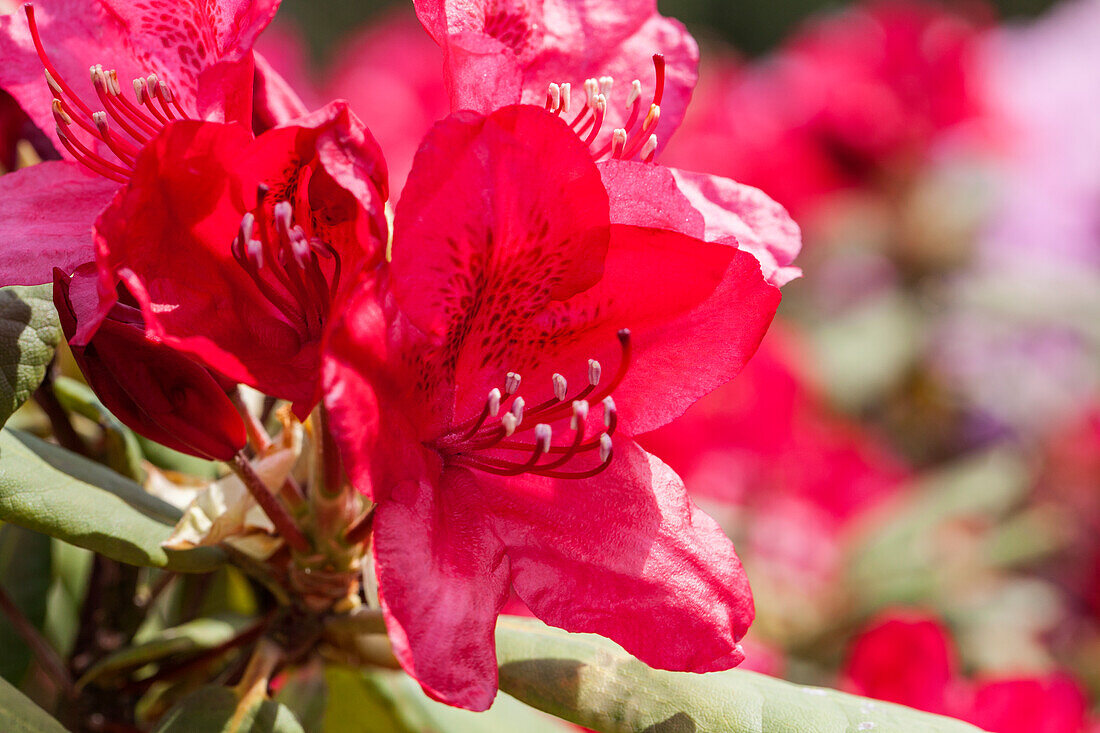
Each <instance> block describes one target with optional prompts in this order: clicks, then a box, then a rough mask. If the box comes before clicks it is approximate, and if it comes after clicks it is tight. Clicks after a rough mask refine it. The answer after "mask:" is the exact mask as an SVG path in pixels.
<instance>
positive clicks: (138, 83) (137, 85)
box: [134, 76, 145, 104]
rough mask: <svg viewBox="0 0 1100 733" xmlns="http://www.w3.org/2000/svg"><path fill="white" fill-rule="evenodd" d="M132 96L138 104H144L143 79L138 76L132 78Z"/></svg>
mask: <svg viewBox="0 0 1100 733" xmlns="http://www.w3.org/2000/svg"><path fill="white" fill-rule="evenodd" d="M134 96H135V97H136V98H137V103H138V104H145V80H144V79H142V78H141V77H140V76H139V77H138V78H137V79H134Z"/></svg>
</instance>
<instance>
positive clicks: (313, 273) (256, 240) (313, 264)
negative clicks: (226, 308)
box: [230, 184, 340, 336]
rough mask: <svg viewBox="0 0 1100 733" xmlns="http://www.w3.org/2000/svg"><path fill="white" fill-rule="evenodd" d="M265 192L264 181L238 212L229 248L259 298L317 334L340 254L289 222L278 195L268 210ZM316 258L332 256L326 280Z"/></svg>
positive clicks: (290, 210)
mask: <svg viewBox="0 0 1100 733" xmlns="http://www.w3.org/2000/svg"><path fill="white" fill-rule="evenodd" d="M267 193H268V188H267V186H265V185H263V184H260V186H259V189H258V191H257V199H258V203H257V205H256V208H255V209H253V210H252V211H250V212H247V213H246V214H245V215H244V217H242V218H241V225H240V229H239V230H238V232H237V236H236V237H234V239H233V244H232V246H231V248H230V250H231V251H232V253H233V257H234V259H236V260H237V263H238V264H240V266H241V268H242V269H243V270H244V271H245V272H246V273H247V274H248V276H249V277H250V278H251V279H252V282H254V283H255V284H256V287H257V288H259V290H260V292H261V293H263V295H264V297H265V298H267V299H268V300H269V301H271V303H272V304H273V305H274V306H275V307H276V308H278V309H279V311H280V312H282V313H283V315H285V316H287V318H289V319H291V320H292V321H294V322H297V323H299V324H300V325H302V326H303V327H304V329H305V333H306V334H307V336H308V335H313V336H319V335H320V332H321V325H322V324H323V323H324V319H325V318H326V317H327V315H328V310H329V308H330V306H331V304H332V299H333V294H334V293H335V292H336V289H337V288H338V287H339V284H340V257H339V255H338V254H337V252H336V250H335V249H333V247H332V245H330V244H329V243H328V242H325V241H324V240H322V239H318V238H316V237H310V236H308V235H307V234H306V233H305V230H303V229H302V227H301V226H299V225H297V224H295V223H294V207H293V206H292V205H291V203H290V202H289V201H279V202H278V203H276V204H275V205H274V206H273V207H271V208H270V211H269V208H268V206H267V205H266V204H265V199H266V197H267ZM318 255H319V256H318ZM321 258H324V259H331V260H332V261H333V271H332V278H331V280H330V279H329V278H328V277H326V276H325V271H324V269H323V268H322V266H321Z"/></svg>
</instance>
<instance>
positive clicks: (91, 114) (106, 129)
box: [24, 3, 189, 183]
mask: <svg viewBox="0 0 1100 733" xmlns="http://www.w3.org/2000/svg"><path fill="white" fill-rule="evenodd" d="M24 9H25V10H26V13H27V22H28V24H29V25H30V31H31V39H32V40H33V41H34V48H35V51H36V52H37V53H38V58H39V59H41V61H42V66H43V67H44V69H45V73H46V84H47V85H48V86H49V88H50V91H51V92H52V93H53V97H54V98H53V103H52V104H53V118H54V122H55V123H56V124H57V137H58V139H59V140H60V141H61V144H62V145H64V146H65V149H66V150H68V151H69V153H71V154H72V156H73V157H74V158H75V159H76V160H78V161H79V162H80V163H82V164H83V165H85V166H86V167H87V168H89V169H90V170H92V171H93V172H95V173H98V174H99V175H101V176H104V177H106V178H110V179H111V180H114V181H118V182H120V183H125V182H126V181H128V180H129V179H130V175H131V174H132V173H133V166H134V160H135V159H136V157H137V153H138V151H139V150H140V149H141V147H142V146H144V145H145V143H147V142H148V141H149V140H150V139H151V138H152V137H153V136H154V135H156V134H157V133H158V132H160V130H161V129H162V128H163V127H164V126H165V125H167V124H168V123H169V122H172V121H173V120H179V119H187V118H189V115H188V114H187V113H186V112H184V110H183V108H182V107H181V106H180V104H179V102H178V101H177V100H176V97H175V95H174V94H173V93H172V90H171V89H170V88H169V86H168V84H166V83H165V82H164V81H163V80H162V79H159V78H157V75H156V74H150V75H149V76H147V77H139V78H137V79H134V81H133V89H134V99H135V100H136V104H135V103H134V102H131V101H130V100H129V99H127V98H126V96H125V95H123V94H122V84H121V83H120V82H119V79H118V73H117V72H116V71H115V70H114V69H104V68H103V66H101V65H99V64H96V65H94V66H92V67H90V68H89V69H88V72H89V74H90V76H91V80H92V88H93V89H95V93H96V96H97V97H98V98H99V101H100V103H101V104H102V105H103V107H102V109H100V110H99V111H93V110H92V108H91V107H89V106H88V105H87V104H86V103H85V102H84V100H82V99H81V98H80V96H79V95H78V94H76V92H74V91H73V89H72V87H70V86H69V84H68V83H67V82H66V81H65V79H64V78H63V77H62V76H61V74H60V73H58V71H57V68H56V67H55V66H54V65H53V63H51V62H50V59H49V56H47V55H46V50H45V48H44V47H43V45H42V38H41V36H40V35H39V33H38V24H37V23H36V22H35V19H34V6H33V5H31V4H30V3H27V4H26V5H24ZM112 123H113V126H112ZM74 127H79V128H80V129H82V130H83V131H84V132H86V133H87V134H89V135H91V136H92V139H93V140H92V142H90V144H89V143H85V142H84V141H82V140H81V139H80V136H79V135H78V134H76V132H75V129H74ZM120 132H121V134H119V133H120ZM96 141H99V142H102V143H103V144H105V145H106V146H107V149H109V150H110V151H111V153H112V154H113V157H114V158H115V159H114V160H111V159H109V158H107V157H104V155H101V154H100V153H99V152H97V150H96V148H98V147H99V145H98V142H96Z"/></svg>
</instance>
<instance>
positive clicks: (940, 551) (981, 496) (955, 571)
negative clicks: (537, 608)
mask: <svg viewBox="0 0 1100 733" xmlns="http://www.w3.org/2000/svg"><path fill="white" fill-rule="evenodd" d="M1029 485H1030V482H1029V477H1028V470H1027V466H1026V464H1025V463H1024V462H1023V460H1022V459H1021V458H1020V457H1019V456H1018V455H1016V454H1015V453H1013V452H1012V451H1009V450H994V451H989V452H986V453H983V454H980V455H974V456H968V457H967V458H965V459H963V460H960V461H958V462H956V463H954V464H952V465H950V466H947V467H945V468H943V469H941V470H939V471H937V472H935V473H933V474H930V475H928V476H926V477H925V478H924V479H922V480H921V481H920V482H918V483H917V484H916V485H915V486H913V487H911V490H910V491H908V492H906V494H904V495H903V496H902V497H900V498H899V499H898V501H897V502H896V503H893V504H891V505H888V506H884V507H881V510H882V511H881V513H876V514H874V515H872V516H871V517H869V519H871V520H873V521H869V522H867V524H866V527H867V528H868V531H867V533H866V534H865V535H864V536H863V538H862V540H861V541H860V542H859V543H857V545H856V546H855V547H854V549H853V552H852V559H851V562H849V563H848V572H849V578H850V580H851V585H852V587H853V588H854V589H855V592H856V593H857V594H858V595H859V596H860V597H861V600H862V603H863V605H864V606H865V609H864V610H865V611H868V612H870V611H873V610H874V609H877V608H881V607H882V606H885V605H889V604H892V603H904V602H909V601H913V602H915V601H919V600H922V599H923V600H924V601H925V602H927V600H928V599H930V598H935V597H937V595H938V594H939V593H940V592H941V591H942V590H944V588H945V587H946V586H949V585H950V584H951V583H952V582H956V581H957V582H962V583H967V582H972V580H973V574H974V571H975V566H976V565H977V566H980V567H986V566H989V565H990V562H991V554H992V550H991V549H990V541H989V540H984V541H983V540H981V539H980V538H981V536H982V533H985V534H988V535H989V537H990V538H992V537H994V536H995V535H994V534H992V530H993V529H994V528H995V527H996V525H997V524H998V522H1000V521H1001V519H1002V518H1003V517H1004V516H1006V515H1007V514H1008V512H1009V511H1010V510H1011V509H1012V508H1013V507H1014V506H1016V505H1017V504H1019V503H1020V501H1021V500H1022V499H1023V498H1024V496H1025V494H1026V492H1027V491H1028V487H1029ZM971 536H972V537H974V538H975V539H974V541H973V542H969V541H968V539H967V538H968V537H971ZM1031 539H1032V540H1033V541H1034V542H1036V543H1038V544H1039V545H1041V546H1042V547H1046V546H1049V545H1050V539H1049V538H1046V537H1041V536H1038V535H1036V536H1035V537H1033V538H1031ZM968 550H969V552H968ZM1015 552H1016V554H1017V556H1019V557H1028V556H1029V555H1030V554H1031V553H1029V552H1028V551H1027V548H1026V547H1016V548H1015Z"/></svg>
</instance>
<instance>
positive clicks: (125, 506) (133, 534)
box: [0, 429, 225, 572]
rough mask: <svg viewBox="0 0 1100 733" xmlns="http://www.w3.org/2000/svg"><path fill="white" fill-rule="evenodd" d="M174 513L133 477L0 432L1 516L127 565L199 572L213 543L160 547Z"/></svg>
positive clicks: (217, 560)
mask: <svg viewBox="0 0 1100 733" xmlns="http://www.w3.org/2000/svg"><path fill="white" fill-rule="evenodd" d="M179 516H180V512H179V510H178V509H176V508H175V507H173V506H171V505H170V504H166V503H165V502H163V501H161V500H159V499H156V498H155V497H152V496H150V495H149V494H147V493H146V492H145V491H144V490H143V489H142V488H141V487H140V486H138V485H137V484H136V483H134V482H133V481H130V480H129V479H126V478H124V477H122V476H120V475H118V474H117V473H115V472H113V471H111V470H110V469H108V468H106V467H104V466H101V465H99V464H98V463H93V462H92V461H89V460H87V459H86V458H83V457H82V456H78V455H76V454H75V453H72V452H71V451H67V450H65V449H63V448H59V447H57V446H55V445H52V444H50V443H46V442H44V441H42V440H39V439H38V438H35V437H33V436H31V435H28V434H26V433H22V432H19V431H17V430H9V429H5V430H3V431H0V520H3V521H6V522H11V523H12V524H18V525H20V526H22V527H26V528H27V529H31V530H34V531H35V532H41V533H43V534H47V535H50V536H51V537H57V538H58V539H61V540H64V541H66V542H68V543H70V544H73V545H77V546H78V547H84V548H87V549H89V550H93V551H95V552H98V553H101V554H103V555H105V556H106V557H109V558H112V559H114V560H118V561H119V562H125V563H129V564H131V565H144V566H150V567H159V568H168V569H170V570H175V571H178V572H206V571H209V570H213V569H215V568H217V567H219V566H220V565H222V564H223V563H224V561H225V554H224V553H223V552H222V551H221V550H219V549H217V548H214V547H200V548H195V549H193V550H165V549H164V548H162V547H161V546H160V543H161V542H163V541H164V540H166V539H168V536H169V535H170V534H171V532H172V527H173V525H174V523H175V521H176V520H177V519H178V518H179Z"/></svg>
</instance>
